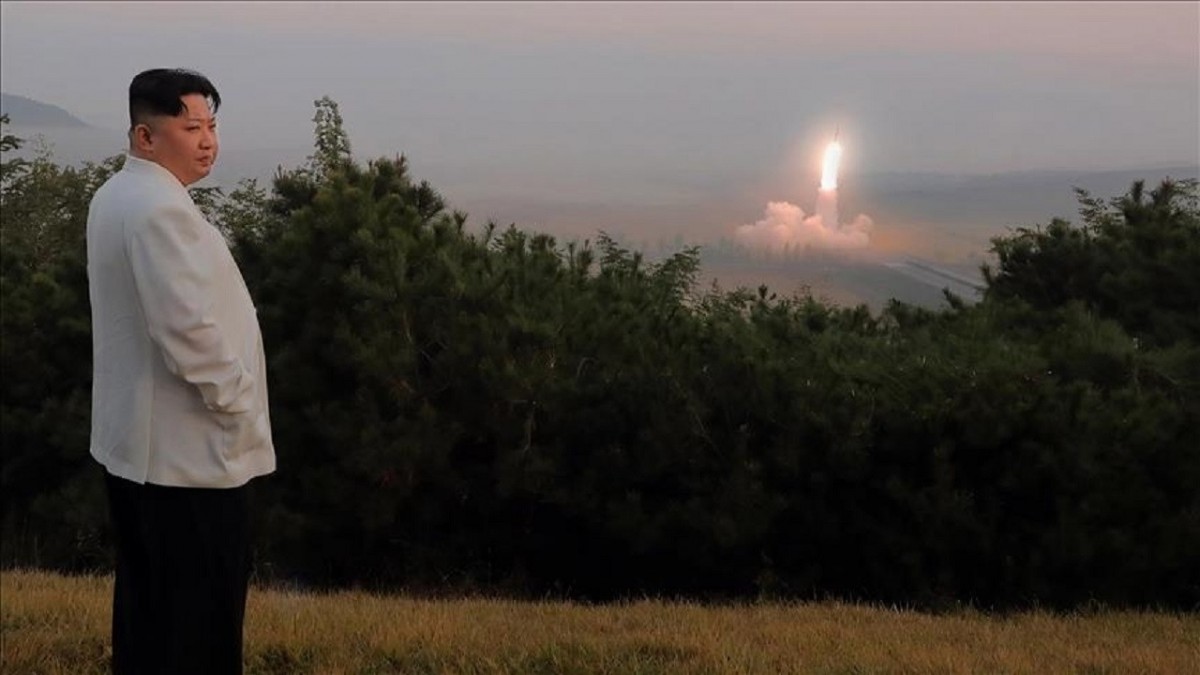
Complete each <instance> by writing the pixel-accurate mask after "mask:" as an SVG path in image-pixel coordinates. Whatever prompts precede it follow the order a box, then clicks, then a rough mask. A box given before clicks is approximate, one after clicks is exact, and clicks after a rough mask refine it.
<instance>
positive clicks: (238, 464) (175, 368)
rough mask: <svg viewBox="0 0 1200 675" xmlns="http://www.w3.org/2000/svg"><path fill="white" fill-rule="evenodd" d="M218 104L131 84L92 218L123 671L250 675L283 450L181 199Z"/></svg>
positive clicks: (177, 84)
mask: <svg viewBox="0 0 1200 675" xmlns="http://www.w3.org/2000/svg"><path fill="white" fill-rule="evenodd" d="M220 104H221V97H220V94H218V93H217V90H216V88H215V87H213V85H212V83H211V82H209V80H208V79H207V78H205V77H204V76H203V75H200V74H198V73H195V72H191V71H186V70H168V69H155V70H147V71H145V72H143V73H141V74H139V75H138V76H137V77H135V78H133V81H132V83H131V84H130V85H129V121H130V129H129V153H128V156H127V157H126V159H125V166H124V168H122V169H121V171H119V172H117V173H116V174H115V175H114V176H113V177H112V178H110V179H109V180H108V182H106V183H105V184H104V185H103V186H101V187H100V189H99V190H97V191H96V194H95V196H94V197H93V198H92V202H91V207H90V209H89V212H88V222H87V257H88V283H89V295H90V298H91V304H92V347H93V358H94V360H93V368H94V371H93V384H92V436H91V454H92V456H93V457H95V458H96V460H97V461H99V462H100V464H102V465H103V466H104V468H105V470H106V475H105V480H106V481H107V488H108V495H109V509H110V514H111V519H112V524H113V530H114V534H115V538H116V554H117V556H116V557H117V570H116V587H115V589H114V592H113V623H112V639H113V670H114V672H116V673H118V674H124V673H138V674H145V673H164V674H166V673H169V674H170V675H181V674H185V673H204V674H205V675H222V674H225V673H241V672H242V622H243V617H244V614H245V605H246V590H247V584H248V579H249V570H250V541H249V504H248V494H247V490H248V489H249V487H250V486H249V482H250V480H251V479H253V478H255V477H258V476H262V475H265V474H268V473H271V472H272V471H274V470H275V450H274V446H273V445H272V442H271V429H270V419H269V417H268V415H267V380H266V367H265V359H264V358H263V346H262V337H261V335H260V333H259V328H258V319H257V316H256V314H255V309H254V305H253V303H252V301H251V299H250V295H249V293H248V292H247V290H246V285H245V283H244V282H243V280H242V275H241V273H240V272H239V270H238V268H237V264H236V263H235V262H234V260H233V257H232V256H231V255H230V252H229V248H228V246H226V244H225V241H224V239H223V238H222V236H221V234H220V233H219V232H218V231H217V230H216V229H215V228H214V227H213V226H212V225H210V224H209V223H208V222H207V221H205V219H204V216H203V215H202V214H201V213H200V211H199V209H197V207H196V205H195V203H194V202H193V201H192V199H191V197H190V195H189V194H188V191H187V186H188V185H191V184H192V183H194V182H196V181H198V180H200V179H202V178H204V177H205V176H207V175H208V173H209V171H210V170H211V169H212V166H213V163H214V162H215V161H216V159H217V145H218V144H217V133H216V117H215V115H216V112H217V109H218V108H219V107H220Z"/></svg>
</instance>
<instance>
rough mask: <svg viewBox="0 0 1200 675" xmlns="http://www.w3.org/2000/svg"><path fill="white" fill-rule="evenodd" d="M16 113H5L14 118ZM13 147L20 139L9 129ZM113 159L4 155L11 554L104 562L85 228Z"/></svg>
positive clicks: (1, 417)
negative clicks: (67, 163)
mask: <svg viewBox="0 0 1200 675" xmlns="http://www.w3.org/2000/svg"><path fill="white" fill-rule="evenodd" d="M5 123H7V120H5ZM2 146H3V149H4V150H5V151H6V152H8V151H13V150H17V149H19V148H20V146H21V142H20V141H19V140H18V139H15V138H14V137H13V136H10V135H8V134H5V135H4V137H3V143H2ZM122 160H123V158H121V157H113V158H109V159H107V160H105V161H103V162H101V163H99V164H94V163H90V162H89V163H86V164H84V166H83V167H82V168H78V169H76V168H73V167H60V166H58V165H56V164H54V163H53V162H52V161H51V158H50V155H49V152H48V151H47V150H45V149H43V150H42V151H40V152H39V153H38V154H37V155H35V156H34V158H33V159H31V160H22V159H17V158H12V159H9V158H7V157H6V158H5V159H4V161H3V180H2V181H0V185H2V189H0V307H2V308H3V311H0V363H2V364H3V366H2V368H0V370H2V371H3V379H4V384H3V387H2V389H0V433H2V436H3V445H4V464H3V469H2V470H0V479H2V482H3V486H4V489H3V491H2V492H3V496H2V497H0V502H2V503H3V506H4V523H3V528H4V530H3V533H4V536H3V541H4V550H3V555H2V556H0V558H2V560H3V562H5V563H9V562H12V561H14V560H32V561H35V562H45V563H47V564H56V563H63V562H69V563H71V564H76V565H81V564H87V565H96V564H99V563H100V562H101V561H102V560H103V556H104V552H103V548H102V547H101V546H100V543H101V542H100V539H101V537H102V536H103V531H104V529H105V512H104V510H103V508H97V505H98V504H99V505H102V504H103V502H102V501H99V502H97V498H99V497H102V496H103V495H102V493H101V492H100V490H101V489H102V484H101V483H100V480H99V479H100V477H101V474H100V473H99V472H98V470H97V469H96V467H95V465H94V462H93V461H92V460H91V458H90V457H88V453H87V448H88V433H89V429H90V427H89V422H90V417H89V409H90V398H91V350H92V345H91V328H90V310H89V304H88V295H87V268H86V251H85V241H84V228H85V225H86V221H87V208H88V203H89V201H90V199H91V196H92V193H93V192H95V190H96V188H98V187H99V186H100V185H101V184H102V183H103V182H104V181H105V180H107V178H108V177H109V176H110V175H112V173H113V172H114V171H116V170H118V168H119V167H120V165H121V163H122Z"/></svg>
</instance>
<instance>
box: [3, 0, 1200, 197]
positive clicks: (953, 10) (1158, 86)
mask: <svg viewBox="0 0 1200 675" xmlns="http://www.w3.org/2000/svg"><path fill="white" fill-rule="evenodd" d="M2 12H3V15H2V24H0V25H2V31H3V33H2V36H0V37H2V39H0V50H2V52H0V56H2V58H0V68H2V70H0V76H2V77H0V79H2V87H3V89H4V91H6V92H9V93H13V94H20V95H24V96H29V97H32V98H36V99H38V100H41V101H45V102H48V103H53V104H56V105H60V106H62V107H64V108H67V109H68V110H70V111H72V112H73V113H75V114H77V115H79V116H81V117H83V118H84V119H85V120H87V121H88V122H90V123H92V124H95V125H98V126H102V127H108V128H111V129H114V130H119V129H121V128H123V127H124V125H125V124H126V114H127V113H126V99H125V96H126V92H127V87H128V83H129V79H130V78H131V77H132V76H133V75H134V74H135V73H137V72H138V71H140V70H142V69H145V68H149V67H158V66H176V65H178V66H185V67H190V68H195V69H197V70H200V71H202V72H204V73H205V74H207V75H208V76H209V77H210V78H212V80H213V81H214V82H215V83H216V85H217V86H218V88H219V89H220V91H221V93H222V96H223V97H224V99H225V105H224V107H223V108H222V109H221V125H222V136H223V142H224V144H225V148H226V152H230V151H232V150H231V149H232V148H239V149H240V150H241V151H243V152H247V151H251V152H255V153H261V155H262V156H263V157H265V158H273V157H275V156H278V157H279V158H280V160H279V161H284V160H285V159H287V158H286V157H284V155H285V154H286V153H285V152H284V149H286V148H291V149H293V150H294V149H295V148H304V149H307V148H309V147H310V146H311V137H312V121H311V120H312V115H313V105H312V104H313V100H314V99H317V98H319V97H320V96H322V95H325V94H328V95H330V96H332V97H333V98H334V99H335V100H337V101H338V102H339V104H340V105H341V110H342V114H343V116H344V118H345V122H346V127H347V129H348V131H349V132H350V136H351V142H352V145H353V147H354V149H355V151H356V154H357V155H358V156H360V157H364V156H365V157H370V156H377V155H381V154H397V153H400V152H403V153H405V154H407V155H408V156H409V158H410V160H411V161H412V162H413V167H414V170H415V172H416V173H417V174H418V175H419V176H420V177H427V178H429V179H430V180H431V181H432V182H434V185H435V187H440V188H441V189H443V191H444V192H446V191H450V192H453V191H454V190H458V191H460V192H462V193H463V194H469V195H470V196H471V197H472V198H482V197H484V196H489V195H490V196H493V197H497V198H500V197H504V198H514V197H518V196H520V195H532V194H540V195H542V196H543V197H545V196H547V195H556V196H559V197H561V198H562V199H563V200H572V199H575V200H592V201H595V202H605V201H612V200H617V199H620V198H621V197H622V196H625V197H627V198H629V199H632V200H641V201H642V202H643V203H662V204H670V203H676V202H679V201H681V200H687V199H690V198H692V197H698V196H701V195H704V194H709V193H711V192H712V191H713V190H717V189H723V188H730V186H735V187H736V186H748V185H756V184H757V185H763V184H775V183H779V182H784V183H786V182H788V181H792V180H795V181H801V182H802V181H805V180H809V179H810V178H811V177H812V176H814V175H815V172H816V171H817V170H818V167H819V159H820V152H821V149H822V148H823V145H824V143H825V142H826V141H827V140H828V138H829V137H830V136H831V135H832V134H833V132H834V130H835V129H836V128H838V127H840V129H841V134H842V141H843V145H844V146H845V156H844V163H843V173H844V174H845V173H847V172H856V171H858V172H871V171H939V172H972V173H978V172H997V171H1009V170H1021V169H1045V168H1088V169H1106V168H1129V167H1142V166H1148V165H1162V164H1197V163H1200V3H1197V2H1173V3H1151V2H1136V3H1117V2H1095V3H1089V2H1064V3H1033V2H1015V3H979V2H970V3H957V4H956V3H942V2H938V3H895V2H893V3H852V2H841V3H751V2H739V3H720V2H704V3H684V2H669V3H635V2H620V3H611V4H610V3H598V2H597V3H565V2H563V3H549V2H536V3H500V2H487V3H478V4H476V3H466V2H460V3H384V2H364V3H351V2H340V3H336V4H334V3H328V4H323V3H316V2H304V3H284V2H263V3H234V2H219V3H182V2H169V3H168V2H163V3H150V2H129V3H105V2H80V3H68V2H45V3H35V2H3V3H2ZM293 154H294V153H293ZM271 163H273V162H271ZM791 197H792V196H791V195H779V198H791ZM747 215H748V216H749V217H753V216H757V215H758V214H757V212H754V213H749V214H747Z"/></svg>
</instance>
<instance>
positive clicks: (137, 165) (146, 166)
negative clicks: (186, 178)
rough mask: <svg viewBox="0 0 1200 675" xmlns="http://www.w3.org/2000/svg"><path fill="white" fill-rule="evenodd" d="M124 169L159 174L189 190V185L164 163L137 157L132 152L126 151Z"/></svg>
mask: <svg viewBox="0 0 1200 675" xmlns="http://www.w3.org/2000/svg"><path fill="white" fill-rule="evenodd" d="M124 170H125V171H130V172H133V173H138V174H142V175H154V176H158V177H159V178H166V179H169V180H170V181H171V182H172V183H173V184H175V185H177V186H178V187H179V188H181V189H183V190H185V191H186V190H187V186H185V185H184V184H183V183H182V182H180V180H179V179H178V178H176V177H175V174H173V173H171V172H170V170H168V169H167V168H166V167H164V166H163V165H161V164H159V163H158V162H152V161H150V160H148V159H142V158H141V157H135V156H133V155H132V154H130V153H125V167H124Z"/></svg>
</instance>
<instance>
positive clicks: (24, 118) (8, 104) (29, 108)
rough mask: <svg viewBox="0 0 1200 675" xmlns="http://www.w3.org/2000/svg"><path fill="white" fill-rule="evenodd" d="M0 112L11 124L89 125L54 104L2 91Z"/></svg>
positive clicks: (61, 126)
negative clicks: (6, 116)
mask: <svg viewBox="0 0 1200 675" xmlns="http://www.w3.org/2000/svg"><path fill="white" fill-rule="evenodd" d="M0 114H4V115H8V119H9V121H10V122H11V123H12V124H13V126H30V127H44V128H58V129H61V128H72V127H74V128H84V127H87V126H89V125H88V124H87V122H84V121H83V120H81V119H79V118H78V117H76V116H74V115H72V114H71V113H69V112H67V111H66V110H63V109H62V108H60V107H58V106H56V105H50V104H49V103H42V102H41V101H35V100H33V99H31V98H26V97H24V96H17V95H16V94H8V93H3V92H0Z"/></svg>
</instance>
